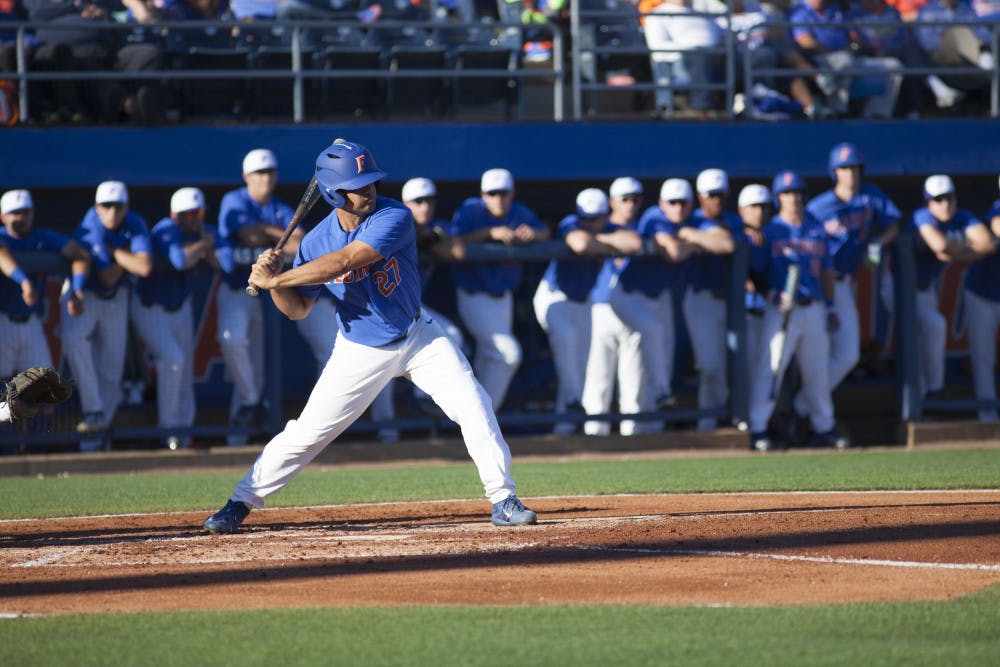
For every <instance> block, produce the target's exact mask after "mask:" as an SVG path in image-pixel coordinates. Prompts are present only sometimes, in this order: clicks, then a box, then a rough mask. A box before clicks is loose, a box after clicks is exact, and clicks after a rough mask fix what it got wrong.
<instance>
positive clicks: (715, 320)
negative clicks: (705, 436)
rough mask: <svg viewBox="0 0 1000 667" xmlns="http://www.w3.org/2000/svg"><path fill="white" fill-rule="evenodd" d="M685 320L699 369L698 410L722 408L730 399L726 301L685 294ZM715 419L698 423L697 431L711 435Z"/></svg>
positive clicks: (690, 292) (705, 293)
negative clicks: (727, 365) (727, 369)
mask: <svg viewBox="0 0 1000 667" xmlns="http://www.w3.org/2000/svg"><path fill="white" fill-rule="evenodd" d="M684 320H685V322H686V323H687V329H688V335H689V336H690V337H691V349H692V351H693V352H694V363H695V366H697V367H698V407H699V408H700V409H703V410H707V409H712V408H722V407H725V405H726V401H727V400H728V399H729V388H728V386H727V383H728V379H727V377H726V300H725V299H720V298H717V297H715V296H713V295H712V293H711V292H709V291H705V290H703V291H700V292H695V291H694V289H693V288H688V290H687V291H686V292H685V293H684ZM717 425H718V422H717V420H716V419H715V418H710V417H703V418H701V419H699V420H698V430H699V431H711V430H712V429H714V428H715V427H716V426H717Z"/></svg>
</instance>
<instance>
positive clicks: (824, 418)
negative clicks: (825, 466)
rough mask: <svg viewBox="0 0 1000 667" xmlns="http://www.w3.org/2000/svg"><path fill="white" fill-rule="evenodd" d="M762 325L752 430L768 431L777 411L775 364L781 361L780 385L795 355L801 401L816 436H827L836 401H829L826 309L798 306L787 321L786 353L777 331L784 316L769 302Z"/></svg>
mask: <svg viewBox="0 0 1000 667" xmlns="http://www.w3.org/2000/svg"><path fill="white" fill-rule="evenodd" d="M763 320H764V321H763V324H762V325H761V336H762V338H761V340H762V341H763V343H762V348H761V350H760V354H759V355H758V356H757V358H756V359H757V361H756V363H755V364H753V366H752V368H753V374H752V375H751V383H750V431H751V432H752V433H760V432H763V431H766V430H767V423H768V421H769V420H770V419H771V413H773V412H774V403H775V401H774V399H772V398H771V395H770V394H771V382H772V371H771V368H772V366H773V361H774V360H778V359H779V357H778V355H779V354H780V355H781V356H780V361H779V363H778V373H777V377H778V384H777V386H778V387H780V386H781V379H782V378H783V377H784V376H785V371H786V370H787V369H788V364H789V363H790V362H791V360H792V356H793V355H794V356H795V359H796V362H797V363H798V365H799V372H800V374H801V375H802V391H801V392H800V393H801V395H802V400H803V401H805V405H806V408H807V413H806V414H808V415H809V418H810V421H811V422H812V427H813V430H814V431H815V432H816V433H826V432H827V431H829V430H830V429H832V428H833V426H834V416H833V401H832V399H831V398H830V380H829V378H828V377H827V373H828V372H829V358H830V343H829V337H828V335H827V333H826V309H825V308H824V307H823V304H822V303H820V302H814V303H812V304H810V305H808V306H795V308H794V310H792V314H791V316H790V317H789V318H788V333H787V335H786V337H785V345H784V349H783V350H779V349H778V343H779V341H778V332H779V331H780V329H781V313H780V312H778V307H777V306H775V305H774V302H773V299H769V300H768V305H767V308H766V309H765V311H764V318H763Z"/></svg>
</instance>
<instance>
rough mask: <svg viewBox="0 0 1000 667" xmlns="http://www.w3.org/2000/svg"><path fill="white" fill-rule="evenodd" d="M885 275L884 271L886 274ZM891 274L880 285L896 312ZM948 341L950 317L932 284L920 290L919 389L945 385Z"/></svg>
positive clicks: (918, 296)
mask: <svg viewBox="0 0 1000 667" xmlns="http://www.w3.org/2000/svg"><path fill="white" fill-rule="evenodd" d="M883 275H884V274H883ZM891 277H892V275H891V274H889V279H888V280H883V281H882V283H881V284H880V285H879V290H880V292H881V296H882V302H883V303H885V306H886V308H888V309H889V314H890V315H894V313H895V295H894V293H893V285H892V280H891ZM947 343H948V320H947V318H945V316H944V315H942V314H941V310H940V309H939V307H938V288H937V285H931V286H930V287H928V288H927V289H925V290H919V291H917V363H918V364H919V372H920V392H921V394H926V393H927V392H929V391H938V390H940V389H943V388H944V355H945V347H946V345H947Z"/></svg>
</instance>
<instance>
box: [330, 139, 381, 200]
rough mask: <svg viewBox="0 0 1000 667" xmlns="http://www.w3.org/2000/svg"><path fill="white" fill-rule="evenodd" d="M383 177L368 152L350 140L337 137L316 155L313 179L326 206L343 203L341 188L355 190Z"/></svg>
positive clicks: (342, 189)
mask: <svg viewBox="0 0 1000 667" xmlns="http://www.w3.org/2000/svg"><path fill="white" fill-rule="evenodd" d="M383 178H385V172H384V171H382V170H381V169H379V168H378V165H377V164H375V158H374V157H373V156H372V154H371V152H370V151H369V150H368V149H367V148H365V147H364V146H362V145H361V144H356V143H354V142H352V141H344V140H343V139H338V140H337V141H335V142H333V144H332V145H331V146H328V147H327V148H324V149H323V152H322V153H320V154H319V157H317V158H316V182H317V183H318V184H319V191H320V193H322V195H323V199H325V200H326V201H327V202H329V204H330V206H332V207H334V208H340V207H341V206H343V205H344V201H345V200H344V195H343V194H342V192H341V191H344V190H357V189H358V188H363V187H365V186H366V185H370V184H372V183H374V182H376V181H380V180H382V179H383Z"/></svg>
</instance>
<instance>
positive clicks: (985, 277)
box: [965, 199, 1000, 301]
mask: <svg viewBox="0 0 1000 667" xmlns="http://www.w3.org/2000/svg"><path fill="white" fill-rule="evenodd" d="M998 215H1000V199H998V200H996V201H995V202H993V206H992V207H991V208H990V210H989V211H987V213H986V223H985V224H986V227H987V229H989V228H990V222H991V221H992V220H993V218H995V217H997V216H998ZM965 289H967V290H969V291H970V292H972V293H973V294H975V295H976V296H981V297H982V298H984V299H989V300H990V301H1000V254H998V253H994V254H992V255H990V256H989V257H984V258H983V259H980V260H978V261H975V262H973V263H972V264H971V265H970V266H969V270H968V271H966V272H965Z"/></svg>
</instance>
